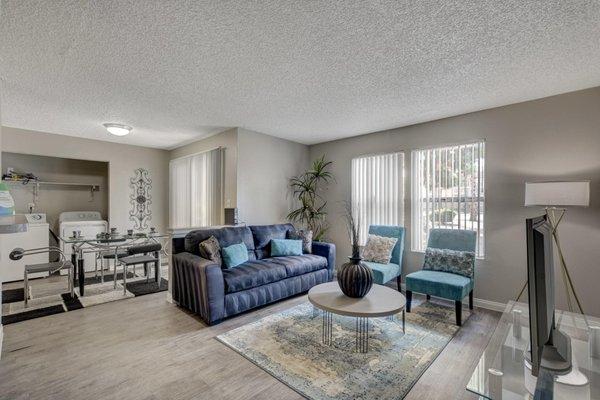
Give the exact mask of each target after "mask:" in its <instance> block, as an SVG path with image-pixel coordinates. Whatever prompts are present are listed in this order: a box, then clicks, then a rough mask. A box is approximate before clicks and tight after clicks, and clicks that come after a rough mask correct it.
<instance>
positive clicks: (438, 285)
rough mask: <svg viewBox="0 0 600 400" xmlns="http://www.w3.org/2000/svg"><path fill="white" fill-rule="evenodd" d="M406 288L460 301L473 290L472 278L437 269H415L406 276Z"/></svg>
mask: <svg viewBox="0 0 600 400" xmlns="http://www.w3.org/2000/svg"><path fill="white" fill-rule="evenodd" d="M406 290H410V291H413V292H417V293H425V294H430V295H432V296H436V297H442V298H444V299H449V300H457V301H461V300H462V299H464V298H465V296H466V295H468V294H469V292H470V291H471V290H473V280H472V279H469V278H467V277H465V276H462V275H457V274H452V273H449V272H439V271H427V270H423V271H417V272H413V273H410V274H408V275H407V276H406Z"/></svg>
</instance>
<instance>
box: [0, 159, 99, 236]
mask: <svg viewBox="0 0 600 400" xmlns="http://www.w3.org/2000/svg"><path fill="white" fill-rule="evenodd" d="M1 165H2V173H5V172H6V170H7V168H8V167H12V168H14V169H15V171H16V172H20V173H25V172H30V173H33V174H34V175H35V176H37V177H38V178H39V179H40V180H41V181H47V182H69V183H85V184H90V185H98V186H99V188H100V190H99V191H98V192H94V195H93V196H91V193H90V191H89V189H88V188H87V187H79V186H77V187H71V186H49V185H48V186H47V185H41V187H40V190H39V194H38V199H37V202H36V211H40V212H45V213H46V218H47V219H48V222H49V223H50V228H51V229H53V230H54V232H56V233H57V234H58V216H59V214H60V213H61V212H63V211H99V212H101V213H102V216H103V217H104V218H105V219H108V163H106V162H100V161H87V160H74V159H70V158H58V157H47V156H37V155H29V154H17V153H8V152H2V163H1ZM10 189H11V194H12V196H13V199H14V200H15V211H16V212H17V213H27V212H29V209H28V207H27V204H28V203H32V202H33V201H34V195H33V191H34V186H33V185H31V184H29V185H23V184H20V183H14V184H11V185H10Z"/></svg>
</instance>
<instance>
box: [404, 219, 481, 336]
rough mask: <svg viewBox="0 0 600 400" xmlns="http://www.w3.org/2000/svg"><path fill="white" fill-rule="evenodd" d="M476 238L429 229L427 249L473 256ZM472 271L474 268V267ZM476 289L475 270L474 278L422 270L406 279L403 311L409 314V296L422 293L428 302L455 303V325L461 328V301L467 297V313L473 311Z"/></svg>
mask: <svg viewBox="0 0 600 400" xmlns="http://www.w3.org/2000/svg"><path fill="white" fill-rule="evenodd" d="M476 243H477V234H476V233H475V232H474V231H469V230H462V229H432V230H430V231H429V240H428V242H427V247H429V248H434V249H449V250H456V251H472V252H475V250H476ZM473 267H475V266H473ZM474 286H475V268H473V276H472V277H470V278H469V277H466V276H463V275H457V274H453V273H451V272H440V271H429V270H421V271H417V272H413V273H410V274H408V275H406V311H407V312H410V303H411V301H412V293H413V292H417V293H423V294H426V295H427V300H429V299H430V298H431V296H434V297H441V298H443V299H448V300H454V306H455V308H456V325H458V326H460V325H461V324H462V300H463V299H464V298H465V297H466V296H467V295H469V309H471V310H472V309H473V287H474Z"/></svg>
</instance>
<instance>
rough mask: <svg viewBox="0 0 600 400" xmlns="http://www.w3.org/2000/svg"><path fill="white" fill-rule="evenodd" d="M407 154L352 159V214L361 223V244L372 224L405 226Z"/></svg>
mask: <svg viewBox="0 0 600 400" xmlns="http://www.w3.org/2000/svg"><path fill="white" fill-rule="evenodd" d="M403 175H404V153H392V154H381V155H373V156H364V157H358V158H354V159H353V160H352V212H353V214H354V217H355V218H356V219H357V221H358V222H359V223H360V244H361V245H364V244H365V242H366V241H367V232H368V230H369V225H403V224H404V176H403Z"/></svg>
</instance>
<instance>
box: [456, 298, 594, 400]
mask: <svg viewBox="0 0 600 400" xmlns="http://www.w3.org/2000/svg"><path fill="white" fill-rule="evenodd" d="M515 309H516V310H520V311H521V315H522V317H521V318H520V321H521V328H520V329H519V327H517V328H516V329H515V328H514V327H513V310H515ZM528 312H529V311H528V305H527V304H524V303H515V302H510V303H509V304H508V305H507V307H506V309H505V311H504V313H503V314H502V317H501V318H500V321H499V322H498V326H497V328H496V331H495V332H494V334H493V335H492V337H491V338H490V342H489V343H488V346H487V347H486V349H485V351H484V353H483V355H482V356H481V358H480V360H479V363H478V365H477V367H476V368H475V370H474V372H473V375H472V377H471V380H470V381H469V383H468V385H467V390H468V391H470V392H473V393H475V394H477V395H479V396H481V398H483V399H493V400H499V399H503V400H507V399H516V398H519V399H523V398H534V399H536V400H537V399H538V397H537V394H536V397H534V393H535V389H536V386H539V385H538V379H537V377H535V376H533V375H532V373H531V364H530V363H529V362H528V361H527V358H528V357H526V356H527V353H528V352H527V350H528V349H529V327H528V325H529V318H528ZM555 318H556V327H557V330H560V332H558V331H557V332H554V334H556V333H558V335H556V336H554V335H553V343H554V346H556V347H554V348H552V346H549V347H548V348H547V349H544V351H543V352H542V355H543V357H542V358H543V359H544V360H543V361H542V364H543V367H545V366H549V367H551V368H553V369H554V373H553V379H549V380H547V381H548V382H549V383H550V385H549V386H550V389H549V390H551V391H552V396H553V397H549V398H553V399H556V400H563V399H577V400H580V399H581V400H587V399H589V400H600V379H598V377H599V376H600V358H592V357H591V356H590V350H589V342H588V341H589V339H588V337H589V336H588V324H589V325H595V326H600V319H598V318H593V317H589V316H586V318H587V323H586V321H585V319H584V317H583V316H582V315H581V314H574V313H569V312H564V311H557V312H556V316H555ZM559 336H562V338H559ZM563 339H564V341H563ZM565 346H568V347H570V350H571V351H570V353H571V357H570V363H567V361H568V360H567V359H566V356H567V355H568V352H569V351H568V349H567V347H565ZM567 364H570V365H571V366H572V367H571V369H570V370H569V368H565V366H566V365H567ZM490 370H491V371H490ZM543 371H544V372H547V371H548V370H547V369H544V370H543ZM557 371H562V372H563V373H564V374H563V375H558V374H557V373H556V372H557ZM546 376H548V375H547V374H546ZM543 382H544V380H543V379H542V380H541V381H540V384H541V383H543ZM498 392H500V393H501V395H498ZM546 393H547V391H546Z"/></svg>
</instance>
